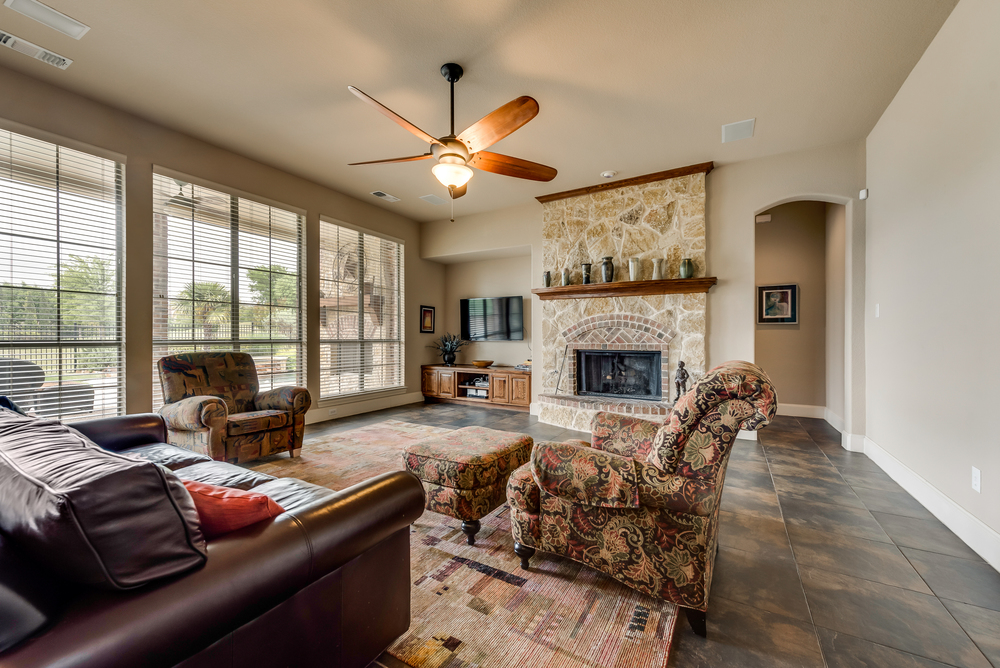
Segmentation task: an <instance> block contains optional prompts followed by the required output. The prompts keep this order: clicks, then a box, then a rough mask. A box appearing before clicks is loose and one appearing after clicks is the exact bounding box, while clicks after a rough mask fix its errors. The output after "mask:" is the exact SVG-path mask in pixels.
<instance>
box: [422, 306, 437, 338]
mask: <svg viewBox="0 0 1000 668" xmlns="http://www.w3.org/2000/svg"><path fill="white" fill-rule="evenodd" d="M420 333H421V334H433V333H434V307H433V306H421V307H420Z"/></svg>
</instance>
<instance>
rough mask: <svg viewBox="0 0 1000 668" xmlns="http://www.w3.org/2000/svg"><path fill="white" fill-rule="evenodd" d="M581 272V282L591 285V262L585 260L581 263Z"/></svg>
mask: <svg viewBox="0 0 1000 668" xmlns="http://www.w3.org/2000/svg"><path fill="white" fill-rule="evenodd" d="M580 274H581V280H580V282H581V283H582V284H583V285H589V284H590V263H589V262H584V263H582V264H581V265H580Z"/></svg>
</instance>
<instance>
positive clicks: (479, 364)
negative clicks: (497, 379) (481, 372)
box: [472, 360, 493, 369]
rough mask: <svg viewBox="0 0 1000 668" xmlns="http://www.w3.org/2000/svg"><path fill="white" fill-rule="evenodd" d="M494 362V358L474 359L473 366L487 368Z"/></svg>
mask: <svg viewBox="0 0 1000 668" xmlns="http://www.w3.org/2000/svg"><path fill="white" fill-rule="evenodd" d="M491 364H493V360H472V366H474V367H477V368H479V369H485V368H486V367H488V366H490V365H491Z"/></svg>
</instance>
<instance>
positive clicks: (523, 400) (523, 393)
mask: <svg viewBox="0 0 1000 668" xmlns="http://www.w3.org/2000/svg"><path fill="white" fill-rule="evenodd" d="M510 403H512V404H517V405H518V406H527V405H528V404H530V403H531V379H530V378H527V377H525V376H511V377H510Z"/></svg>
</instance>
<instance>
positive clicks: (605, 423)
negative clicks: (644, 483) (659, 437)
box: [590, 413, 663, 459]
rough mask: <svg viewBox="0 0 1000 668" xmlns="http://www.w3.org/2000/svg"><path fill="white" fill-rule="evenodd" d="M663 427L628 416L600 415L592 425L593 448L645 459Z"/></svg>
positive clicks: (595, 417)
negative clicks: (657, 433)
mask: <svg viewBox="0 0 1000 668" xmlns="http://www.w3.org/2000/svg"><path fill="white" fill-rule="evenodd" d="M662 426H663V425H662V424H661V423H659V422H653V421H652V420H643V419H642V418H637V417H631V416H628V415H619V414H618V413H598V414H596V415H595V416H594V419H593V421H592V422H591V425H590V431H591V432H592V434H593V436H592V438H591V444H592V446H591V447H593V448H596V449H597V450H603V451H604V452H612V453H614V454H616V455H622V456H623V457H629V458H631V459H645V458H646V457H647V456H649V453H650V451H651V450H652V449H653V441H654V439H655V438H656V432H658V431H659V430H660V427H662Z"/></svg>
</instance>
